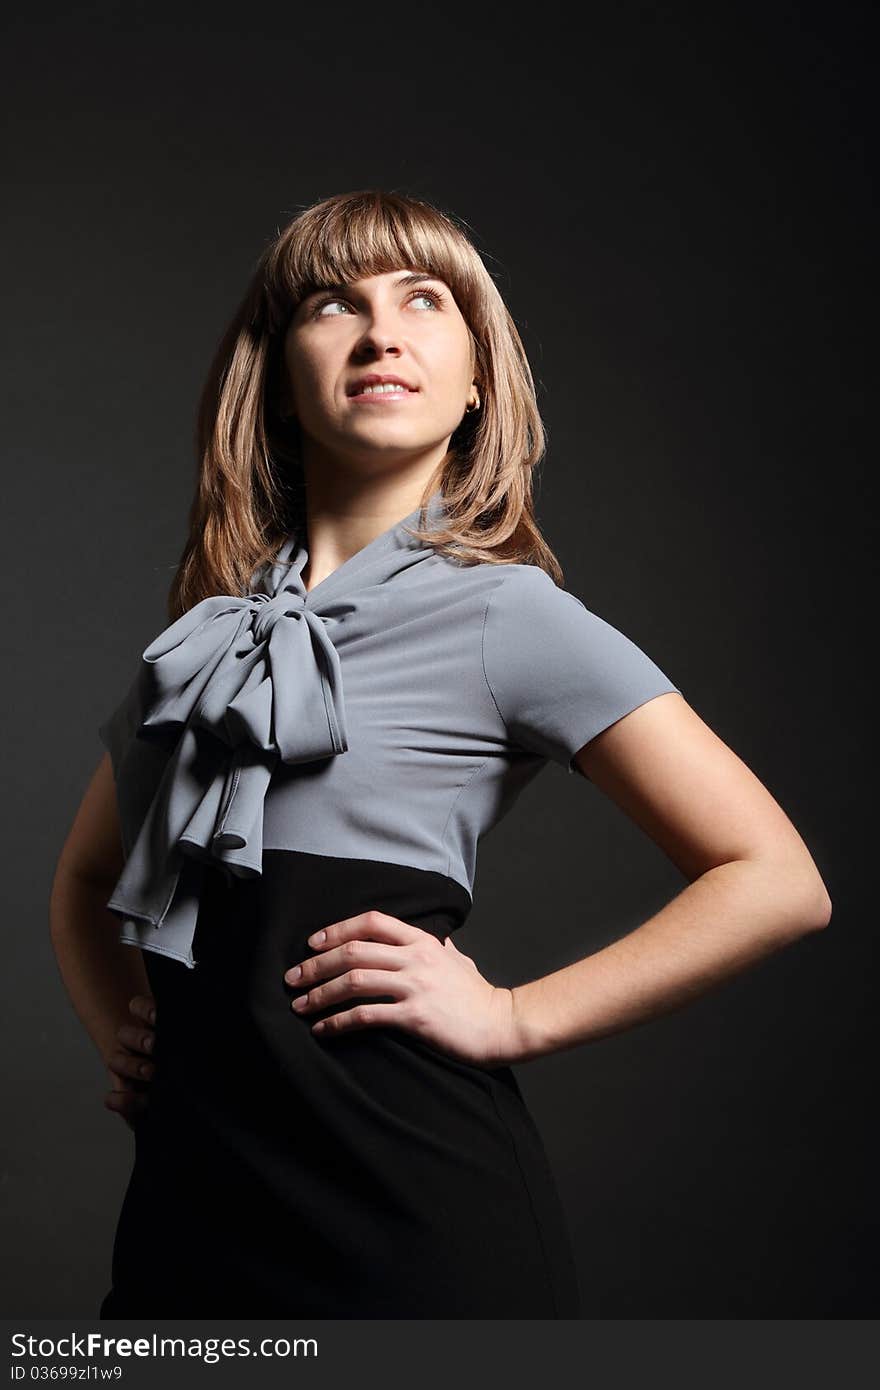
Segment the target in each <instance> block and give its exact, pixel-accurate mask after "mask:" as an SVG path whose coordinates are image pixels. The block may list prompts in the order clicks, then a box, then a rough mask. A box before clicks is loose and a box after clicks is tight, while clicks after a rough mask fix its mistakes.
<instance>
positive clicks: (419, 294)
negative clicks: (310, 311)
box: [315, 290, 443, 318]
mask: <svg viewBox="0 0 880 1390" xmlns="http://www.w3.org/2000/svg"><path fill="white" fill-rule="evenodd" d="M417 299H423V300H425V301H426V303H428V304H429V305H430V306H431V308H432V309H439V308H440V305H441V303H442V300H443V296H442V294H441V293H440V291H439V290H415V291H414V292H413V293H412V294H411V295H410V297H409V299H408V300H407V303H409V304H411V303H412V302H413V300H417ZM334 304H337V305H339V304H341V305H343V306H344V308H345V310H346V312H348V310H349V308H350V307H351V306H350V305H349V304H348V303H347V301H346V300H344V299H322V300H321V301H320V302H319V303H318V305H317V307H316V309H315V317H316V318H337V317H338V315H336V314H330V315H328V314H325V313H324V310H325V309H329V308H330V307H331V306H332V305H334Z"/></svg>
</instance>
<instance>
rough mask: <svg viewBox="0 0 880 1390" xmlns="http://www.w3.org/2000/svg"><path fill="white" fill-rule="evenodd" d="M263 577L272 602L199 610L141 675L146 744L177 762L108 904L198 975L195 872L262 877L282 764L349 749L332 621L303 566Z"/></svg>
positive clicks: (141, 728) (162, 641) (150, 652)
mask: <svg viewBox="0 0 880 1390" xmlns="http://www.w3.org/2000/svg"><path fill="white" fill-rule="evenodd" d="M287 548H288V547H285V549H287ZM283 553H284V552H282V555H283ZM268 574H269V576H270V586H269V591H268V592H266V591H261V590H259V589H258V590H256V591H254V592H251V593H250V594H248V595H247V596H245V597H240V598H239V597H232V596H227V595H217V596H212V597H209V598H206V599H203V600H202V601H201V602H200V603H197V604H195V605H194V607H193V608H191V609H189V610H188V612H186V613H184V614H183V615H182V616H181V617H180V618H178V619H177V621H176V622H173V623H172V624H171V625H170V627H168V628H166V629H165V631H164V632H162V633H160V635H159V636H158V637H157V638H156V639H155V641H153V642H151V643H150V645H149V646H148V647H147V648H146V650H145V651H144V652H143V655H142V659H141V664H140V668H139V673H138V680H137V687H138V688H137V700H136V707H137V708H138V710H139V711H141V713H142V717H141V718H140V722H139V723H138V726H137V730H136V733H137V736H138V737H139V738H141V739H146V740H148V741H150V742H156V743H159V744H160V745H162V746H164V747H165V748H166V749H167V750H168V751H169V757H168V761H167V764H166V765H165V767H164V770H163V773H162V776H161V779H160V781H159V784H158V787H157V789H156V791H155V794H154V795H153V797H152V800H151V802H150V805H149V807H148V809H147V811H146V815H145V816H144V818H143V821H142V823H141V825H140V829H139V831H138V833H137V836H136V838H135V840H134V843H133V844H132V846H131V848H130V850H129V853H128V856H127V858H126V861H125V867H124V869H123V871H122V874H121V876H120V878H119V880H118V882H117V884H116V887H115V889H114V891H113V896H112V897H111V898H110V899H109V901H108V903H107V906H108V907H109V908H111V909H112V910H113V911H114V912H115V913H117V914H118V915H119V916H121V917H122V918H123V920H124V923H125V926H124V930H123V932H122V939H123V940H128V941H131V942H135V943H137V944H147V943H146V940H145V929H146V932H147V934H149V929H150V928H157V927H160V926H161V927H162V928H163V932H162V951H163V953H166V954H169V955H174V956H177V957H179V958H180V959H181V960H184V961H185V962H186V964H188V965H190V966H192V965H194V964H195V960H194V958H193V955H192V944H191V943H192V939H193V936H194V934H195V926H196V918H197V915H198V886H199V881H200V876H199V873H198V871H197V864H194V863H193V862H192V861H202V863H205V862H210V861H212V860H213V861H217V862H219V863H221V864H224V865H226V866H227V868H228V869H229V871H230V872H232V873H235V874H238V875H242V876H247V875H254V874H259V873H260V872H261V863H262V849H263V802H264V798H265V795H266V790H267V788H268V785H269V781H270V779H271V776H272V772H273V769H274V768H275V766H276V765H277V763H278V761H279V759H280V760H281V761H282V762H285V763H304V762H313V761H314V760H315V759H318V758H325V757H330V756H332V755H334V754H337V753H342V752H345V750H346V749H347V748H348V736H347V732H346V721H345V702H344V698H343V691H342V679H341V671H340V661H339V654H338V652H337V651H336V648H335V647H334V645H333V643H332V641H331V640H330V637H329V635H328V633H327V630H326V624H327V623H328V622H330V621H332V619H328V618H327V617H322V616H320V615H319V614H317V613H315V612H314V611H312V609H310V608H309V607H307V605H306V591H305V589H304V587H303V584H302V580H301V578H300V574H299V570H298V569H297V568H296V566H293V567H291V566H289V565H287V566H285V565H283V564H278V563H276V564H275V565H273V566H272V567H271V568H270V569H269V570H268ZM272 580H274V581H277V582H276V583H272V582H271V581H272Z"/></svg>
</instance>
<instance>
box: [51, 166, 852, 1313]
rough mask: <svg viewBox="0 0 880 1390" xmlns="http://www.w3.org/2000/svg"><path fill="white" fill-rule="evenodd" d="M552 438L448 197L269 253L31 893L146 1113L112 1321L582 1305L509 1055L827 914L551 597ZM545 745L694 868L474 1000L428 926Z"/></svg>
mask: <svg viewBox="0 0 880 1390" xmlns="http://www.w3.org/2000/svg"><path fill="white" fill-rule="evenodd" d="M543 445H544V435H543V431H542V426H541V421H540V417H539V414H538V410H537V406H536V401H535V395H534V387H533V381H532V376H531V372H530V370H529V366H528V362H527V359H526V356H525V353H524V350H523V346H522V343H521V341H520V338H519V336H518V334H517V331H516V328H515V326H514V323H513V321H512V319H511V317H510V315H509V313H508V312H507V310H506V308H505V306H504V304H503V302H502V300H501V298H500V296H499V293H498V291H497V288H496V286H495V284H494V282H493V280H492V278H491V276H490V275H489V273H488V271H487V270H486V268H485V266H484V264H483V262H482V260H481V258H480V256H479V254H478V253H477V250H476V249H475V247H474V245H473V244H472V242H471V241H470V239H469V238H468V236H467V235H466V233H465V232H464V230H463V229H462V227H461V226H459V225H458V223H457V222H456V221H455V220H454V219H453V218H451V217H450V216H448V215H446V214H444V213H442V212H441V211H439V210H438V209H436V208H434V207H432V206H430V205H428V204H426V203H424V202H422V201H419V200H416V199H413V198H409V197H406V196H402V195H398V194H390V193H380V192H372V191H370V192H359V193H354V194H349V195H343V196H339V197H334V198H329V199H327V200H326V201H324V202H322V203H320V204H317V205H315V206H313V207H311V208H308V209H307V210H305V211H304V212H302V213H301V215H299V216H298V217H297V218H296V219H295V220H294V221H293V222H292V223H291V224H290V225H289V226H288V227H287V228H286V229H285V230H284V231H283V232H282V233H281V234H280V235H279V236H278V237H277V239H276V240H275V241H274V242H273V243H272V245H271V246H270V247H269V248H268V250H267V251H266V252H265V254H264V255H263V256H262V257H261V260H260V263H259V266H258V268H257V271H256V274H255V275H254V278H253V281H252V284H251V286H250V288H249V290H248V293H247V295H246V296H245V299H244V301H243V303H242V304H241V307H240V308H239V310H238V312H237V314H236V315H235V318H234V320H233V322H232V324H231V326H230V328H229V330H228V332H227V333H226V335H225V337H224V339H223V341H222V343H221V346H220V349H219V351H218V354H217V357H216V360H215V362H214V364H213V367H212V370H211V373H210V375H209V379H208V383H207V385H206V388H205V391H204V394H203V398H202V402H201V408H200V413H199V476H198V487H197V493H196V498H195V502H194V504H193V508H192V513H191V522H190V533H189V538H188V541H187V544H186V547H185V550H184V553H183V556H182V560H181V563H180V566H179V569H178V572H177V574H176V577H175V581H174V584H173V588H172V591H171V595H170V603H169V617H170V620H171V621H170V626H168V627H167V628H166V630H165V631H164V632H162V633H161V634H160V635H159V636H157V637H156V638H155V640H153V641H152V642H151V643H150V645H149V646H148V647H147V648H146V650H144V651H143V654H142V657H141V659H140V662H139V664H138V668H137V671H136V675H135V679H134V681H133V683H132V686H131V689H130V690H129V692H128V694H127V695H126V697H125V698H124V699H123V700H122V702H121V704H119V705H118V707H117V708H116V709H115V710H114V712H113V714H112V715H111V716H110V717H109V718H108V719H107V720H106V722H105V723H104V724H103V725H102V726H101V736H102V738H103V741H104V743H105V745H106V748H107V750H108V751H107V753H106V754H105V755H104V757H103V758H102V760H101V762H100V763H99V765H98V768H97V770H96V772H95V774H94V777H93V779H92V781H91V784H90V785H89V787H88V790H87V792H86V795H85V797H84V800H83V803H82V806H81V807H80V809H79V811H78V813H77V816H76V819H75V821H74V824H73V827H72V829H71V832H70V835H69V838H68V840H67V843H66V845H65V848H64V850H63V853H62V856H61V860H60V863H59V866H58V870H57V874H56V878H55V883H54V887H53V894H52V934H53V941H54V944H55V949H56V951H57V955H58V960H59V963H60V967H61V971H62V974H63V977H64V980H65V982H66V984H67V987H68V989H69V991H70V994H71V997H72V999H73V1003H74V1006H75V1007H76V1009H77V1011H78V1013H79V1015H80V1017H81V1019H82V1021H83V1023H84V1025H85V1027H86V1028H87V1029H88V1031H89V1033H90V1035H91V1037H92V1038H93V1040H94V1041H95V1043H96V1045H97V1046H98V1048H99V1049H100V1051H101V1054H102V1057H103V1058H104V1059H105V1061H106V1064H107V1066H108V1069H109V1071H110V1075H111V1077H113V1079H114V1091H113V1093H112V1098H111V1099H110V1100H109V1101H108V1104H110V1105H111V1107H113V1108H116V1109H118V1110H119V1111H120V1112H121V1113H122V1114H123V1115H124V1116H125V1117H126V1118H127V1120H128V1121H129V1123H130V1124H131V1125H132V1128H133V1130H134V1134H135V1161H134V1167H133V1171H132V1174H131V1179H130V1182H129V1185H128V1189H127V1192H126V1195H125V1200H124V1203H123V1207H122V1212H121V1214H120V1219H119V1224H118V1229H117V1234H116V1241H115V1245H114V1251H113V1271H112V1274H113V1278H112V1289H111V1290H110V1292H109V1293H108V1294H107V1296H106V1297H105V1299H104V1301H103V1303H102V1306H101V1314H102V1316H105V1317H114V1316H119V1317H122V1316H138V1317H159V1316H171V1317H173V1316H177V1317H187V1316H236V1315H239V1316H255V1317H258V1316H264V1317H271V1316H303V1317H307V1316H313V1317H326V1318H331V1317H350V1318H357V1317H390V1318H394V1317H430V1318H453V1317H506V1318H516V1317H557V1318H563V1317H577V1316H580V1315H582V1311H583V1310H582V1309H581V1307H580V1302H579V1297H578V1287H577V1279H576V1275H575V1267H574V1261H573V1258H572V1252H571V1249H570V1246H569V1241H568V1235H567V1232H566V1227H565V1222H564V1219H563V1214H562V1210H561V1205H560V1202H559V1199H558V1196H557V1193H556V1189H555V1187H554V1183H553V1178H552V1174H551V1172H550V1169H549V1166H548V1163H547V1159H546V1156H545V1153H544V1150H543V1148H542V1144H541V1140H540V1137H539V1135H538V1133H537V1131H536V1129H535V1126H534V1124H533V1122H532V1119H531V1117H530V1115H529V1112H528V1111H527V1109H526V1107H525V1104H524V1102H523V1099H522V1096H521V1094H520V1092H519V1089H518V1087H517V1083H516V1080H515V1078H514V1075H513V1072H512V1071H511V1069H510V1064H511V1063H515V1062H521V1061H523V1060H525V1059H527V1058H530V1057H535V1056H538V1055H540V1054H542V1053H545V1052H548V1051H550V1050H552V1049H555V1048H564V1047H571V1046H574V1045H576V1044H577V1043H579V1042H582V1041H586V1040H589V1039H592V1038H596V1037H600V1036H602V1035H603V1034H607V1033H610V1032H613V1031H616V1030H619V1029H622V1028H626V1027H628V1026H630V1025H632V1024H635V1023H638V1022H640V1021H642V1020H644V1019H646V1018H649V1017H651V1016H652V1015H654V1014H657V1013H659V1012H661V1011H663V1010H668V1009H670V1008H673V1007H675V1006H677V1005H679V1004H681V1003H682V1002H683V1001H685V1000H686V999H688V998H691V997H693V996H695V995H696V994H698V993H699V992H701V991H702V990H704V989H707V988H709V987H710V986H711V985H712V984H714V983H715V982H717V981H719V980H721V979H723V978H724V977H725V976H727V975H730V974H731V973H733V972H734V971H737V970H741V969H743V968H745V967H747V966H748V965H750V964H752V963H754V962H756V961H757V960H758V959H760V958H761V957H763V956H766V955H767V954H769V953H770V952H772V951H774V950H776V949H778V948H779V947H781V946H782V945H784V944H785V943H786V942H790V941H792V940H794V939H795V938H797V937H798V936H800V935H801V934H803V933H805V932H807V931H809V930H811V929H813V928H817V927H820V926H823V925H825V924H826V922H827V921H828V920H829V916H830V903H829V899H828V894H827V892H826V889H825V886H824V884H823V882H822V880H821V877H820V875H819V873H818V871H817V868H816V866H815V864H814V862H813V860H812V858H811V856H810V854H809V852H808V850H807V849H806V847H805V845H804V844H803V842H802V840H801V838H800V836H799V835H798V833H797V831H796V830H795V829H794V827H793V826H792V825H791V823H790V821H789V820H788V819H787V817H786V816H785V814H784V813H783V811H782V810H781V809H780V807H779V806H778V805H777V803H776V802H775V801H774V800H773V798H772V797H771V796H770V794H769V793H768V792H767V791H766V790H765V788H764V787H763V786H762V785H761V783H760V782H759V781H758V780H757V779H756V778H755V776H754V775H753V774H752V773H751V772H750V771H749V769H748V768H747V767H745V766H744V765H743V763H742V762H741V761H740V760H739V759H738V758H737V756H736V755H735V754H734V753H733V752H732V751H731V750H730V749H729V748H727V747H726V746H725V745H724V744H723V743H722V742H721V741H720V740H719V739H718V738H717V737H716V736H715V734H714V733H713V732H712V731H711V730H710V729H709V728H707V726H706V725H705V724H704V723H703V722H702V720H701V719H700V718H699V716H698V715H697V714H696V713H695V712H694V711H693V710H692V709H691V708H690V706H689V705H688V704H687V702H686V701H685V699H684V698H683V695H682V693H681V692H680V691H679V690H678V688H677V687H676V686H675V685H674V684H673V683H672V681H671V680H669V679H668V677H667V676H666V675H665V674H664V673H663V672H662V671H661V670H660V669H659V668H658V666H656V665H655V664H654V662H653V661H652V660H651V659H650V657H649V656H648V655H646V654H645V653H644V652H643V651H642V650H640V649H639V648H638V647H637V646H636V645H635V644H634V643H633V642H631V641H630V640H629V639H628V638H627V637H626V636H624V635H623V634H622V633H621V632H619V631H617V630H616V629H615V628H613V627H611V626H610V625H609V624H608V623H606V622H604V621H603V620H602V619H601V618H600V617H598V616H596V615H595V614H593V613H592V612H590V611H589V610H588V609H587V608H586V607H585V606H584V605H583V604H582V603H581V602H580V600H579V599H578V598H576V597H575V596H573V595H572V594H570V593H568V592H566V591H565V589H564V588H562V587H561V579H562V576H561V571H560V569H559V565H558V563H557V561H556V559H555V557H554V556H553V554H552V552H551V551H550V549H549V547H548V545H547V543H546V542H545V540H544V539H543V537H542V536H541V534H540V532H539V530H538V527H537V525H536V522H535V518H534V514H533V507H532V474H533V469H534V467H535V465H536V463H537V462H538V461H539V459H540V458H541V456H542V453H543ZM548 761H554V762H557V763H559V764H560V765H561V766H562V767H564V768H567V769H568V770H569V771H571V772H574V771H578V772H580V773H581V774H582V775H583V776H584V777H586V778H589V779H590V780H591V781H592V782H593V783H594V784H595V785H596V786H597V787H599V788H600V789H601V790H602V791H603V792H605V793H606V794H607V795H608V796H610V797H612V798H613V799H614V801H615V802H616V803H617V804H618V805H619V806H620V807H622V809H623V810H624V811H625V812H626V813H627V814H628V815H630V816H631V817H632V818H633V819H634V821H635V822H636V823H637V824H638V825H639V826H640V827H641V828H642V829H643V830H644V831H645V832H646V833H647V834H649V835H650V836H651V837H652V838H653V839H654V840H655V841H656V842H657V843H658V844H659V845H660V846H661V847H662V848H663V849H664V850H665V852H666V853H667V854H668V855H669V857H670V858H671V860H672V861H673V862H674V863H675V864H676V865H677V867H678V868H679V869H680V870H681V872H682V874H683V875H684V876H685V877H686V878H687V880H688V884H687V886H686V887H685V888H684V890H683V891H682V892H681V893H680V894H679V895H678V896H677V897H676V898H675V900H674V901H672V902H671V903H669V904H668V905H667V906H666V907H665V908H664V909H663V910H662V911H661V912H659V913H658V914H657V915H656V916H655V917H653V918H652V919H651V920H650V921H648V922H646V923H645V924H644V925H642V926H641V927H639V929H638V930H636V931H634V932H632V933H630V934H629V935H628V936H626V937H625V938H624V939H622V940H620V941H618V942H615V943H613V944H612V945H610V946H608V947H607V948H605V949H604V950H601V951H598V952H596V953H595V954H593V955H590V956H589V957H587V958H586V959H584V960H582V961H579V962H577V963H576V964H574V965H571V966H569V967H567V968H566V969H563V970H559V971H557V972H556V973H554V974H552V975H549V976H547V977H546V978H543V979H538V980H534V981H531V982H529V983H527V984H523V985H520V986H518V987H517V988H515V989H512V990H509V989H502V988H498V987H496V986H493V985H492V983H491V982H490V981H488V980H486V979H485V978H484V977H483V976H482V975H481V974H480V972H479V971H478V969H477V968H476V966H475V964H474V962H473V961H472V960H471V959H470V958H469V957H468V956H466V955H464V954H463V953H462V952H461V951H459V950H458V948H457V947H456V945H455V943H454V933H455V931H456V929H457V928H458V927H459V926H461V924H462V923H463V922H464V920H465V919H466V917H467V914H468V911H469V909H470V906H471V903H472V890H473V883H474V872H475V862H476V846H477V842H478V840H479V838H480V836H481V835H483V834H485V833H486V832H487V831H488V830H489V829H490V828H491V826H492V825H494V824H496V823H497V822H498V820H499V819H500V818H501V817H502V816H503V815H504V814H505V813H506V812H507V811H508V810H509V808H510V807H511V805H512V804H513V802H514V801H515V799H516V797H517V795H518V793H519V792H520V791H521V790H522V788H523V787H524V786H525V785H526V784H527V783H528V782H530V781H531V779H532V778H534V776H535V775H536V774H537V773H538V772H539V771H540V770H541V769H542V768H543V767H544V766H545V765H546V763H547V762H548ZM120 922H121V924H122V925H121V927H120ZM111 926H112V927H113V928H114V930H112V931H111V930H110V929H109V928H110V927H111ZM132 947H134V948H135V949H132ZM129 1005H130V1008H129Z"/></svg>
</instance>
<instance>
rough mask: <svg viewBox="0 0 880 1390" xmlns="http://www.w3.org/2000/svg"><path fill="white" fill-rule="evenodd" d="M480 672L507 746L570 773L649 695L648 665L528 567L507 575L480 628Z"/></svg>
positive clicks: (656, 685) (664, 690)
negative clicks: (583, 752)
mask: <svg viewBox="0 0 880 1390" xmlns="http://www.w3.org/2000/svg"><path fill="white" fill-rule="evenodd" d="M483 670H484V674H485V678H486V682H487V684H488V686H489V690H490V692H491V695H492V698H493V700H494V701H495V705H496V708H497V710H498V712H499V714H500V715H501V718H502V719H503V721H504V723H505V725H506V728H507V731H508V734H509V736H510V738H511V740H512V741H513V742H514V743H515V744H517V745H518V746H520V747H521V748H523V749H525V750H526V751H528V752H531V753H535V754H538V755H540V756H543V757H545V758H549V759H551V760H552V761H554V762H557V763H560V764H561V765H562V766H563V767H565V768H566V769H567V770H568V771H569V772H575V771H576V768H575V767H574V765H573V763H572V759H573V758H574V756H575V754H576V753H577V752H579V751H580V749H581V748H583V746H584V744H585V743H589V742H590V740H591V739H593V738H595V737H596V735H597V734H599V733H601V732H602V730H603V729H606V728H608V726H609V725H610V724H614V723H615V722H616V721H617V720H618V719H622V718H623V716H624V715H626V714H629V713H631V711H632V710H634V709H637V708H638V706H639V705H643V704H644V703H645V702H646V701H647V700H652V699H653V698H654V697H655V696H656V695H665V694H669V693H670V692H675V693H677V694H681V691H680V690H679V688H678V686H676V685H674V684H673V683H672V681H671V680H670V679H669V677H668V676H667V675H665V673H664V672H663V671H661V669H660V667H659V666H657V665H656V664H655V663H654V662H653V661H652V660H651V658H650V657H649V656H648V655H647V654H646V653H645V652H644V651H642V649H641V648H640V647H638V646H637V645H636V644H635V642H633V641H631V640H630V638H628V637H626V636H625V635H624V634H623V633H622V632H619V631H618V629H617V628H615V627H612V626H611V624H610V623H607V622H605V620H604V619H603V618H600V617H598V616H597V615H596V614H595V613H591V612H590V610H589V609H588V608H586V607H585V606H584V604H583V603H582V602H581V600H580V599H579V598H577V597H576V596H575V595H574V594H572V593H569V592H568V590H566V589H561V588H559V586H558V585H557V584H555V583H554V581H553V580H552V579H551V577H550V576H549V575H548V574H547V573H546V572H545V571H544V570H542V569H539V568H538V567H537V566H534V565H517V566H511V570H510V573H509V574H508V575H506V576H505V577H504V579H503V580H502V582H501V583H500V584H499V585H498V586H497V587H496V588H495V589H494V590H493V592H492V596H491V598H490V600H489V603H488V606H487V609H486V614H485V621H484V624H483Z"/></svg>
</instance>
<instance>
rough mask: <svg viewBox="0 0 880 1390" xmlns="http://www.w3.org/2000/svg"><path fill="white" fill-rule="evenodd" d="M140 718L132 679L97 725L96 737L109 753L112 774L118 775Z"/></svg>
mask: <svg viewBox="0 0 880 1390" xmlns="http://www.w3.org/2000/svg"><path fill="white" fill-rule="evenodd" d="M140 719H141V710H140V699H139V689H138V682H137V679H136V678H135V679H134V680H132V682H131V685H130V686H129V688H128V690H127V692H126V694H125V695H124V696H123V697H122V699H121V700H120V701H119V703H118V704H117V705H116V706H115V708H114V709H112V710H111V711H110V713H109V714H108V715H107V716H106V718H105V719H104V720H103V722H102V723H101V724H99V725H98V737H99V738H100V740H101V742H102V743H103V745H104V747H105V748H106V749H107V752H108V753H109V754H110V761H111V763H112V764H113V773H114V776H116V777H118V775H119V769H120V768H121V766H122V761H123V758H124V757H125V754H126V752H127V751H128V749H129V747H130V746H131V742H132V739H133V738H134V736H135V732H136V730H137V727H138V724H139V723H140Z"/></svg>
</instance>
